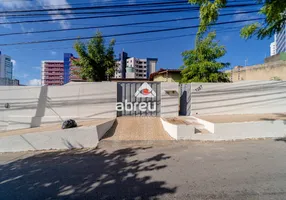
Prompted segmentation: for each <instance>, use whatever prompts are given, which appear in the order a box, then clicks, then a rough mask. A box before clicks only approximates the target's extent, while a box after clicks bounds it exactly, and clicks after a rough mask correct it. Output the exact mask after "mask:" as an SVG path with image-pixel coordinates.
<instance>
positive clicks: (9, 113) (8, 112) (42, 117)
mask: <svg viewBox="0 0 286 200" xmlns="http://www.w3.org/2000/svg"><path fill="white" fill-rule="evenodd" d="M116 102H117V83H114V82H103V83H70V84H67V85H64V86H49V87H48V88H47V89H45V88H44V87H16V86H3V87H0V105H1V106H0V131H1V130H11V129H18V128H29V127H31V125H32V124H33V123H35V124H38V123H41V122H42V123H50V122H58V121H61V119H60V118H59V117H58V115H60V116H61V118H62V119H63V120H65V119H69V118H75V119H89V118H110V117H116V110H115V105H116ZM5 103H9V104H10V108H9V109H5V108H4V104H5ZM56 113H57V114H56ZM32 122H33V123H32Z"/></svg>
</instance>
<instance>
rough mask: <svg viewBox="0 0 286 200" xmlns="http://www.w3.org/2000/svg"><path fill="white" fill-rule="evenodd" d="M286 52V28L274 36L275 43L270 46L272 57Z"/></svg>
mask: <svg viewBox="0 0 286 200" xmlns="http://www.w3.org/2000/svg"><path fill="white" fill-rule="evenodd" d="M283 52H286V26H284V28H283V29H282V30H281V31H280V32H279V33H276V34H275V35H274V42H272V43H271V44H270V56H274V55H276V54H280V53H283Z"/></svg>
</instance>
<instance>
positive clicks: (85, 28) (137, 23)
mask: <svg viewBox="0 0 286 200" xmlns="http://www.w3.org/2000/svg"><path fill="white" fill-rule="evenodd" d="M256 12H258V10H254V11H245V12H236V13H225V14H220V16H229V15H235V14H249V13H256ZM193 19H199V18H198V17H187V18H179V19H168V20H156V21H145V22H136V23H125V24H111V25H101V26H88V27H78V28H68V29H50V30H42V31H26V32H14V33H3V34H0V37H1V36H12V35H23V34H35V33H36V34H37V33H51V32H62V31H76V30H87V29H98V28H111V27H122V26H134V25H143V24H157V23H166V22H175V21H185V20H193Z"/></svg>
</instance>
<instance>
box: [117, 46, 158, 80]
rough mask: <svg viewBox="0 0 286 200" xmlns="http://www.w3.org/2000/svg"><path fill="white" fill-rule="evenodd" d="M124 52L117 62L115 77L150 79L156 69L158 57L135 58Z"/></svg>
mask: <svg viewBox="0 0 286 200" xmlns="http://www.w3.org/2000/svg"><path fill="white" fill-rule="evenodd" d="M127 56H128V54H127V53H125V52H122V53H121V54H120V55H119V60H118V61H117V62H116V70H115V75H114V78H120V79H149V76H150V74H152V73H153V72H155V71H156V64H157V61H158V59H157V58H145V59H141V58H135V57H130V58H128V57H127Z"/></svg>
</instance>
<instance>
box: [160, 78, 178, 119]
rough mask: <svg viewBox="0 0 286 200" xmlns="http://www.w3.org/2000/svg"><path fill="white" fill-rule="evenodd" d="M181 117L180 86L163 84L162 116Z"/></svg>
mask: <svg viewBox="0 0 286 200" xmlns="http://www.w3.org/2000/svg"><path fill="white" fill-rule="evenodd" d="M178 115H179V84H178V83H165V82H162V83H161V116H162V117H169V116H170V117H175V116H178Z"/></svg>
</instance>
